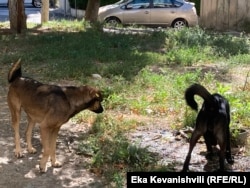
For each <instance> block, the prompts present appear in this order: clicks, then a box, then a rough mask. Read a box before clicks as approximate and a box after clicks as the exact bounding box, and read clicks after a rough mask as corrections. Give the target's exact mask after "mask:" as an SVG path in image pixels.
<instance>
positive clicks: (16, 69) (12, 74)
mask: <svg viewBox="0 0 250 188" xmlns="http://www.w3.org/2000/svg"><path fill="white" fill-rule="evenodd" d="M21 76H22V70H21V59H18V61H17V62H16V63H15V64H14V65H13V66H12V67H11V69H10V71H9V74H8V82H9V83H11V82H13V81H14V80H15V79H17V78H20V77H21Z"/></svg>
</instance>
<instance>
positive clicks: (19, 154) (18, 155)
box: [15, 151, 24, 158]
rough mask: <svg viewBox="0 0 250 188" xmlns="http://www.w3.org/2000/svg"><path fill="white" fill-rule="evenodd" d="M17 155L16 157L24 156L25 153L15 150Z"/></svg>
mask: <svg viewBox="0 0 250 188" xmlns="http://www.w3.org/2000/svg"><path fill="white" fill-rule="evenodd" d="M15 156H16V158H23V157H24V154H23V153H22V152H20V151H19V152H15Z"/></svg>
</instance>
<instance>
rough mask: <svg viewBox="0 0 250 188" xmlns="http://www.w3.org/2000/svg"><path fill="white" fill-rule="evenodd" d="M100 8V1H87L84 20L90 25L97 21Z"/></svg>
mask: <svg viewBox="0 0 250 188" xmlns="http://www.w3.org/2000/svg"><path fill="white" fill-rule="evenodd" d="M99 7H100V0H88V5H87V9H86V12H85V20H86V21H89V22H90V23H94V22H96V21H97V17H98V11H99Z"/></svg>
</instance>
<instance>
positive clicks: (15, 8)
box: [8, 0, 27, 33]
mask: <svg viewBox="0 0 250 188" xmlns="http://www.w3.org/2000/svg"><path fill="white" fill-rule="evenodd" d="M8 3H9V19H10V29H11V30H12V31H13V32H16V33H22V31H23V30H26V29H27V23H26V18H27V17H26V14H25V9H24V2H23V0H9V1H8Z"/></svg>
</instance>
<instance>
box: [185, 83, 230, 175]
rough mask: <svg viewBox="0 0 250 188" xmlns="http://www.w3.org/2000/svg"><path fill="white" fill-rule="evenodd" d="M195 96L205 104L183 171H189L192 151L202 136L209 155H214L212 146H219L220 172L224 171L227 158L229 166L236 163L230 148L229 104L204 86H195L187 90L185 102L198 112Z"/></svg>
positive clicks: (200, 112)
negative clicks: (200, 98)
mask: <svg viewBox="0 0 250 188" xmlns="http://www.w3.org/2000/svg"><path fill="white" fill-rule="evenodd" d="M194 95H198V96H200V97H202V98H203V100H204V102H203V105H202V108H201V110H200V111H199V113H198V116H197V119H196V125H195V129H194V131H193V133H192V136H191V139H190V145H189V151H188V154H187V156H186V160H185V162H184V165H183V169H182V171H183V172H186V171H188V166H189V162H190V159H191V153H192V150H193V148H194V146H195V145H196V143H197V141H198V139H199V138H200V137H201V136H203V137H204V139H205V143H206V147H207V155H210V154H212V152H213V151H212V149H213V148H212V146H216V145H217V144H218V145H219V147H220V151H219V164H220V168H219V171H224V170H225V169H224V161H225V158H226V160H227V162H228V163H229V164H233V163H234V160H233V158H232V156H231V146H230V131H229V124H230V107H229V103H228V101H227V100H226V99H225V98H224V97H223V96H221V95H220V94H217V93H215V94H210V93H209V92H208V91H207V89H206V88H204V87H203V86H202V85H199V84H193V85H191V86H190V87H189V88H187V90H186V92H185V100H186V102H187V105H188V106H190V107H191V108H192V109H194V110H196V111H198V105H197V103H196V101H195V100H194Z"/></svg>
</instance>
